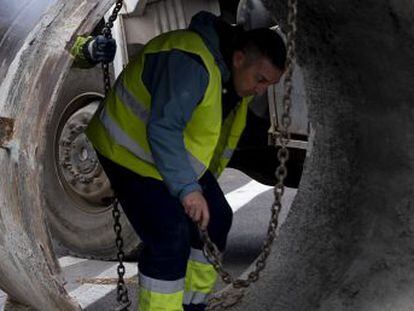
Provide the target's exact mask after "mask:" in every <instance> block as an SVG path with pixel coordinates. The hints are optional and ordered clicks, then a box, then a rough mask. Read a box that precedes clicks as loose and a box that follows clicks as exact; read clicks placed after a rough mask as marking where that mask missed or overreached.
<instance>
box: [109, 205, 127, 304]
mask: <svg viewBox="0 0 414 311" xmlns="http://www.w3.org/2000/svg"><path fill="white" fill-rule="evenodd" d="M112 207H113V208H112V217H113V218H114V221H115V224H114V231H115V235H116V239H115V244H116V247H117V249H118V254H117V258H118V267H117V272H118V282H117V287H116V292H117V301H118V302H119V304H120V305H119V306H118V308H117V309H116V311H128V307H129V306H130V305H131V301H130V300H129V298H128V288H127V287H126V285H125V281H124V275H125V266H124V258H125V253H124V251H123V249H122V248H123V246H124V240H123V239H122V227H121V222H120V221H119V219H120V218H121V212H120V210H119V208H118V199H117V198H116V197H115V198H114V201H113V203H112Z"/></svg>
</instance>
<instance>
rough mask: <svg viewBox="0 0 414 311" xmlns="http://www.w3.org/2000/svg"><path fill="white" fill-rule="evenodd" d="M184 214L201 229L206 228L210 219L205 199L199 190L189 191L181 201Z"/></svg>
mask: <svg viewBox="0 0 414 311" xmlns="http://www.w3.org/2000/svg"><path fill="white" fill-rule="evenodd" d="M181 203H182V204H183V206H184V210H185V212H186V214H187V215H188V216H189V217H190V218H191V219H192V220H193V221H194V222H197V223H199V224H200V226H201V229H202V230H206V229H207V225H208V222H209V220H210V212H209V210H208V205H207V201H206V199H205V198H204V196H203V194H202V193H201V192H199V191H194V192H190V193H189V194H187V195H186V196H185V197H184V198H183V199H182V202H181Z"/></svg>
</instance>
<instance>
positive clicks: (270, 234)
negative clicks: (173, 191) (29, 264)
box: [199, 0, 297, 311]
mask: <svg viewBox="0 0 414 311" xmlns="http://www.w3.org/2000/svg"><path fill="white" fill-rule="evenodd" d="M296 16H297V0H288V22H287V44H286V45H287V59H286V72H285V79H284V96H283V114H282V117H281V129H280V132H279V133H278V134H277V137H275V139H273V140H272V141H273V142H274V145H275V147H276V142H277V140H279V144H280V146H281V147H280V149H279V150H278V152H277V158H278V160H279V166H278V167H277V169H276V172H275V176H276V178H277V183H276V185H275V186H274V190H273V193H274V202H273V204H272V206H271V219H270V221H269V226H268V229H267V236H266V239H265V241H264V243H263V246H262V250H261V253H260V255H259V256H258V258H257V259H256V261H255V264H254V269H253V271H251V272H250V273H249V274H248V276H247V279H234V277H233V276H232V275H231V274H230V273H229V272H227V271H226V270H225V269H224V268H223V264H222V261H221V258H222V254H221V253H220V251H219V250H218V248H217V246H216V245H215V244H214V243H213V242H212V241H211V239H210V237H209V236H208V233H207V231H205V230H201V229H199V233H200V237H201V239H202V241H203V242H204V248H203V253H204V255H205V256H206V258H207V259H208V261H209V262H210V263H211V264H212V265H213V267H214V269H215V270H216V271H217V272H218V274H219V275H220V277H221V279H222V280H223V282H224V283H226V284H231V287H228V288H226V289H225V290H223V291H222V292H221V293H219V294H218V295H216V296H214V297H213V298H211V299H210V300H209V302H208V307H207V309H206V311H215V310H225V309H227V308H229V307H231V306H233V305H235V304H237V303H239V302H240V301H241V300H242V298H243V296H244V289H245V288H247V287H249V286H250V285H251V284H252V283H254V282H256V281H257V280H258V279H259V275H260V272H261V271H262V270H263V269H264V268H265V267H266V260H267V258H268V257H269V255H270V252H271V248H272V245H273V241H274V239H275V237H276V230H277V227H278V219H279V213H280V210H281V208H282V203H281V200H282V196H283V193H284V191H285V186H284V180H285V178H286V176H287V168H286V162H287V161H288V159H289V150H288V149H287V145H288V143H289V140H290V133H289V132H288V129H289V126H290V124H291V121H292V120H291V117H290V108H291V105H292V100H291V94H292V88H293V83H292V75H293V68H294V55H295V41H294V38H295V34H296Z"/></svg>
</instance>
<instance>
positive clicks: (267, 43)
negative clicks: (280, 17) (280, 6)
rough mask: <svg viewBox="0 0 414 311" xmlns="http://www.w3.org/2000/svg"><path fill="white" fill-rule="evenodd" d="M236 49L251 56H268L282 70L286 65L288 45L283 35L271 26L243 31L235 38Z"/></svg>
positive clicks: (234, 48)
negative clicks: (270, 27)
mask: <svg viewBox="0 0 414 311" xmlns="http://www.w3.org/2000/svg"><path fill="white" fill-rule="evenodd" d="M233 50H234V51H243V52H244V53H246V54H247V55H249V56H253V57H255V56H259V55H260V56H264V57H267V58H268V59H269V60H270V61H271V62H272V63H273V65H275V66H276V67H277V68H279V69H280V70H285V67H286V46H285V43H284V41H283V39H282V37H281V36H280V35H279V34H278V33H277V32H276V31H274V30H271V29H269V28H256V29H252V30H248V31H241V32H239V33H238V34H237V37H236V38H235V43H234V47H233Z"/></svg>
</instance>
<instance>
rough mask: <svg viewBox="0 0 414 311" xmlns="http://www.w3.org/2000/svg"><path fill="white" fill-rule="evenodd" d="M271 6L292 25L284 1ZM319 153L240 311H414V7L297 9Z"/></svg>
mask: <svg viewBox="0 0 414 311" xmlns="http://www.w3.org/2000/svg"><path fill="white" fill-rule="evenodd" d="M267 6H268V7H269V8H271V10H272V11H273V13H274V14H275V15H276V17H278V18H279V20H280V21H281V22H282V23H284V16H285V13H286V7H285V6H284V4H283V3H281V2H280V1H268V2H267ZM298 12H299V13H298V14H299V16H298V38H297V52H298V62H299V64H300V65H301V66H302V69H303V71H304V75H305V85H306V92H307V94H308V99H307V102H308V105H309V114H310V120H311V122H312V125H313V127H314V128H315V130H316V136H315V139H314V142H313V151H312V154H311V155H310V157H309V158H308V159H307V162H306V163H305V170H304V173H303V178H302V181H301V185H300V188H299V192H298V195H297V197H296V201H295V202H294V203H293V206H292V209H291V212H290V214H289V216H288V219H287V221H286V222H285V223H284V225H283V227H282V229H281V232H280V235H279V237H278V238H277V240H276V242H275V245H274V251H273V253H272V255H271V258H270V263H269V264H268V267H267V269H266V270H265V271H264V272H263V277H262V280H261V281H259V283H258V284H257V285H256V286H255V287H254V288H252V289H251V290H250V291H249V294H248V296H247V297H246V299H245V300H244V302H243V303H242V304H241V305H239V306H238V307H236V308H234V310H244V311H246V310H255V311H258V310H263V311H264V310H266V311H268V310H277V311H284V310H286V311H294V310H304V311H305V310H306V311H308V310H324V311H325V310H335V311H339V310H344V311H345V310H352V311H358V310H364V311H368V310H381V311H385V310H387V311H391V310H393V311H408V310H414V241H413V221H414V219H413V209H414V206H413V193H414V186H413V180H414V155H413V152H412V151H413V150H414V134H413V133H414V132H413V121H414V92H413V90H414V23H413V19H412V16H413V14H414V2H412V1H383V0H376V1H320V0H318V1H308V0H307V1H304V0H303V1H302V0H300V1H299V3H298Z"/></svg>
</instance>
